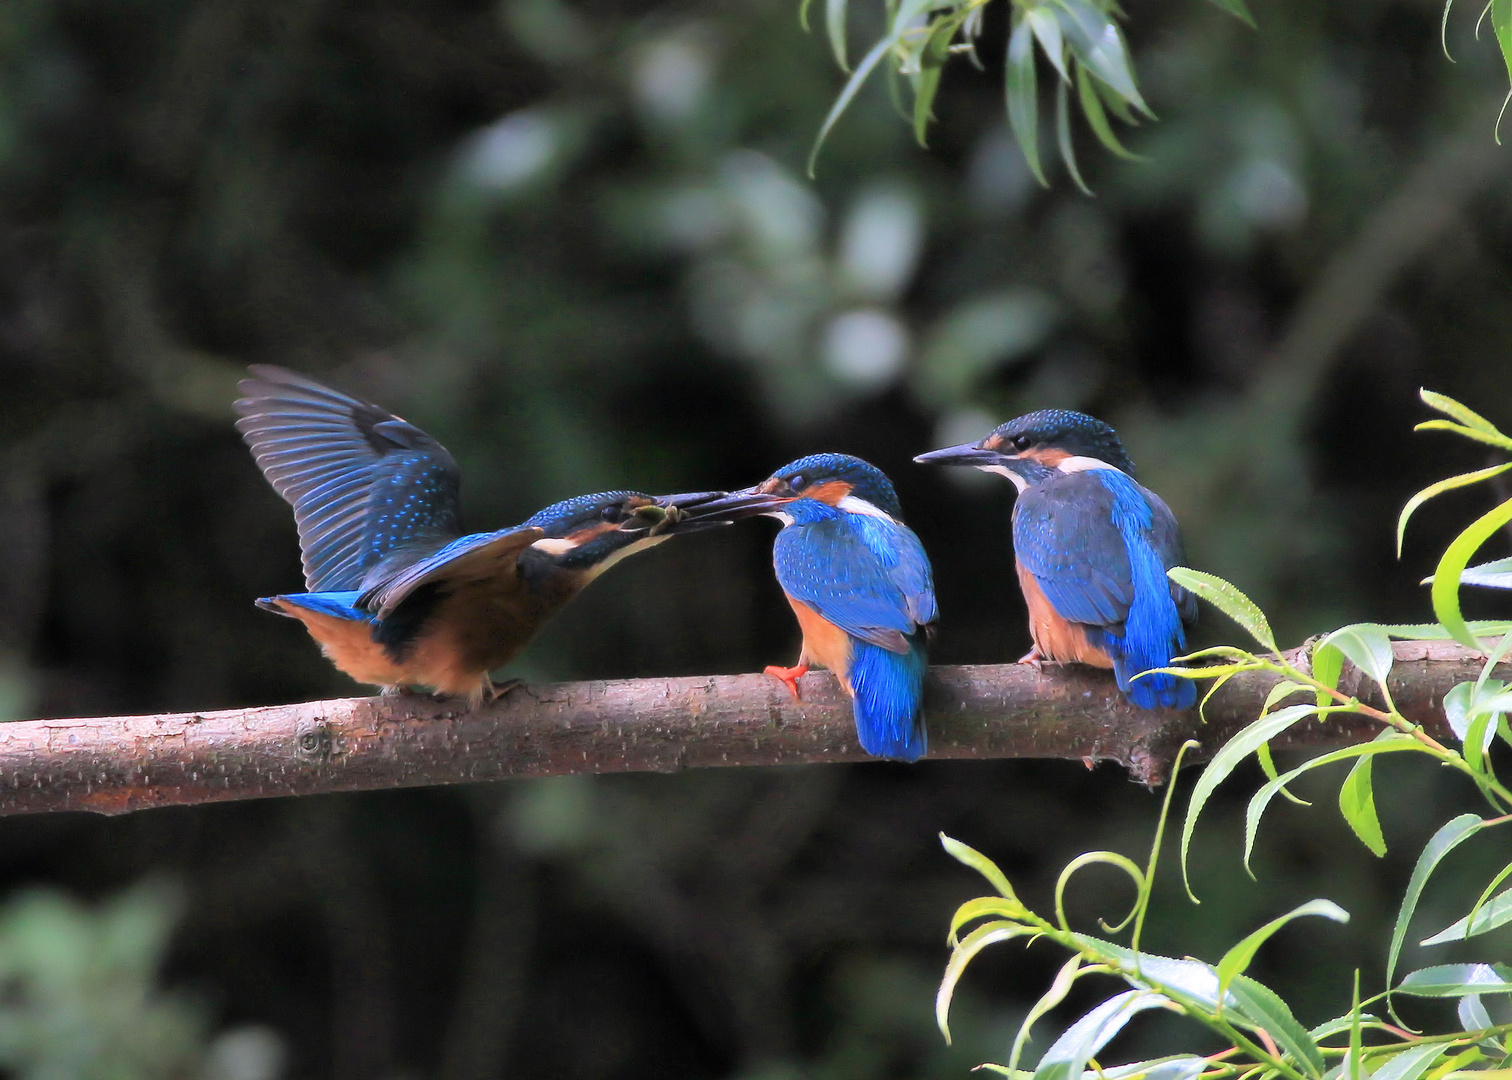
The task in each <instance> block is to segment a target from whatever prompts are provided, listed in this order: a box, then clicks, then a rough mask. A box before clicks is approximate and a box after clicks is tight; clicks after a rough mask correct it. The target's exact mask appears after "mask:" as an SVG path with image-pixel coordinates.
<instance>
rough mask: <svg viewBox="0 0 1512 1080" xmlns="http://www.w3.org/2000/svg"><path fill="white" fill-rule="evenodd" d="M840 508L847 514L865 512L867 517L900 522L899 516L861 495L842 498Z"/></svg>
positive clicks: (895, 522)
mask: <svg viewBox="0 0 1512 1080" xmlns="http://www.w3.org/2000/svg"><path fill="white" fill-rule="evenodd" d="M838 509H841V510H844V511H845V512H846V513H847V514H865V515H866V516H867V517H874V518H881V519H882V520H883V521H891V522H892V523H893V524H894V525H896V524H898V519H897V518H895V517H893V516H892V515H891V514H889V513H888V512H887V511H886V510H883V509H882V508H881V507H880V506H877V505H875V504H873V503H869V502H867V501H866V500H865V499H863V498H861V497H860V496H859V495H847V496H845V498H843V499H841V500H840V502H839V504H838Z"/></svg>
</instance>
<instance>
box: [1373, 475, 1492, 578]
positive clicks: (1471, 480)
mask: <svg viewBox="0 0 1512 1080" xmlns="http://www.w3.org/2000/svg"><path fill="white" fill-rule="evenodd" d="M1508 469H1512V461H1508V462H1503V463H1502V464H1500V465H1492V466H1491V467H1490V468H1488V469H1477V470H1476V471H1475V472H1467V473H1461V474H1460V475H1458V476H1451V477H1449V479H1447V480H1440V481H1439V482H1438V483H1436V484H1429V485H1428V486H1427V487H1425V488H1424V489H1423V490H1422V491H1420V492H1418V493H1417V494H1416V495H1414V496H1413V497H1412V498H1410V499H1408V500H1407V505H1406V506H1404V507H1402V513H1401V515H1400V516H1399V517H1398V518H1397V532H1396V550H1397V558H1399V559H1400V558H1401V557H1402V539H1403V538H1404V537H1405V536H1406V535H1407V522H1408V521H1409V520H1410V519H1411V517H1412V515H1413V513H1414V512H1416V510H1417V508H1418V507H1420V506H1422V505H1423V504H1424V503H1425V502H1427V501H1428V500H1429V499H1431V498H1433V497H1434V496H1435V495H1442V494H1443V493H1444V492H1446V491H1453V490H1454V489H1455V488H1462V487H1469V486H1470V485H1471V484H1478V483H1480V482H1481V481H1482V480H1489V479H1491V478H1492V477H1493V476H1500V475H1501V474H1502V473H1504V472H1506V471H1507V470H1508Z"/></svg>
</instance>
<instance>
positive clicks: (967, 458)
mask: <svg viewBox="0 0 1512 1080" xmlns="http://www.w3.org/2000/svg"><path fill="white" fill-rule="evenodd" d="M1012 457H1013V455H1011V454H1000V453H998V452H997V451H996V450H983V449H982V448H981V447H980V446H978V445H977V444H976V443H961V445H959V446H947V447H945V448H944V449H943V450H931V451H930V452H929V453H927V454H920V455H919V456H918V457H916V458H914V460H915V461H917V462H918V463H919V464H920V465H971V466H976V467H980V466H982V465H1001V464H1003V462H1004V461H1007V460H1012Z"/></svg>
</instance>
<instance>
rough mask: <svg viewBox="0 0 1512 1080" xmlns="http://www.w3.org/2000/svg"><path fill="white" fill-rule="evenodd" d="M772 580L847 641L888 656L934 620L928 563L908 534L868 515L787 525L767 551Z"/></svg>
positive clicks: (905, 529)
mask: <svg viewBox="0 0 1512 1080" xmlns="http://www.w3.org/2000/svg"><path fill="white" fill-rule="evenodd" d="M772 561H773V564H774V565H775V566H776V569H777V581H778V583H779V584H780V585H781V586H782V588H783V590H784V591H786V592H787V594H788V595H789V596H791V597H793V598H794V599H795V600H801V601H802V602H803V603H805V604H807V605H809V606H810V607H812V608H813V609H814V610H815V611H817V612H818V613H819V615H820V616H821V617H823V618H824V619H825V620H827V621H828V622H831V623H834V624H835V625H836V626H838V627H840V629H842V630H844V631H845V632H846V633H847V634H850V635H851V636H852V637H856V638H859V639H861V640H862V641H868V642H870V643H871V644H873V645H878V646H880V647H882V648H884V649H887V650H889V651H891V652H895V653H906V652H908V648H909V645H908V641H907V640H906V639H907V638H908V637H909V636H912V635H913V634H915V633H917V632H918V630H919V628H920V627H923V626H928V625H930V624H932V623H933V622H934V621H935V620H936V618H938V614H939V613H938V610H937V608H936V605H935V595H934V581H933V578H932V575H931V573H930V567H929V557H928V556H927V555H925V554H924V546H923V545H922V544H920V543H919V538H918V537H917V536H915V535H914V534H913V530H911V529H909V528H908V527H907V526H904V525H900V524H898V523H896V522H891V521H886V520H884V519H881V518H875V517H871V516H869V515H862V514H851V515H847V516H846V517H844V518H835V519H830V520H825V521H818V522H814V523H812V524H808V525H797V526H789V527H787V528H785V529H783V530H782V532H780V533H778V534H777V542H776V544H775V545H774V546H773V549H772Z"/></svg>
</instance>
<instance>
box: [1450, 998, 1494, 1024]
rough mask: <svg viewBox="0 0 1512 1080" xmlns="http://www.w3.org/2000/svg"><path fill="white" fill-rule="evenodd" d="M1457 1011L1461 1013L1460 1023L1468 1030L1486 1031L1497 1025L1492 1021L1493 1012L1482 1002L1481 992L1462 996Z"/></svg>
mask: <svg viewBox="0 0 1512 1080" xmlns="http://www.w3.org/2000/svg"><path fill="white" fill-rule="evenodd" d="M1455 1011H1456V1012H1458V1013H1459V1021H1460V1024H1461V1026H1463V1027H1464V1029H1465V1030H1466V1031H1485V1030H1486V1029H1487V1028H1489V1027H1494V1026H1495V1025H1493V1024H1492V1022H1491V1014H1490V1013H1488V1012H1486V1007H1485V1006H1484V1005H1482V1004H1481V999H1480V995H1479V994H1466V995H1465V996H1464V997H1462V998H1460V999H1459V1005H1458V1006H1457V1007H1456V1009H1455Z"/></svg>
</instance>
